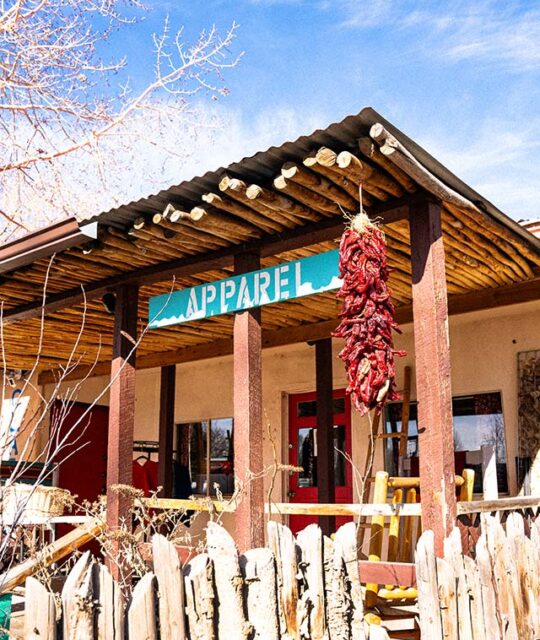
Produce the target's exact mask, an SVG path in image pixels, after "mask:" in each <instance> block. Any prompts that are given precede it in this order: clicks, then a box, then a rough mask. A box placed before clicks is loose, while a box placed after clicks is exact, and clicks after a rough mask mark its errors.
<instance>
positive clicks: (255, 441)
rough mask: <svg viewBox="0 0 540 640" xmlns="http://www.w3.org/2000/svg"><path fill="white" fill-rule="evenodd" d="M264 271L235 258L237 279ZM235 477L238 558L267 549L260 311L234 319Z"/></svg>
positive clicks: (246, 258) (245, 257)
mask: <svg viewBox="0 0 540 640" xmlns="http://www.w3.org/2000/svg"><path fill="white" fill-rule="evenodd" d="M259 268H260V255H258V254H254V253H248V254H240V255H238V256H236V257H235V261H234V271H235V274H236V275H238V274H241V273H246V272H248V271H255V270H256V269H259ZM233 339H234V347H233V366H234V471H235V476H236V478H237V480H238V487H239V491H240V502H239V504H238V507H237V509H236V516H235V529H236V537H235V539H236V544H237V545H238V547H239V549H240V552H241V553H243V552H244V551H246V550H248V549H253V548H255V547H262V546H264V486H263V478H262V473H263V469H264V466H263V419H262V351H261V349H262V332H261V310H260V308H259V309H249V310H247V311H240V312H238V313H236V314H235V317H234V338H233Z"/></svg>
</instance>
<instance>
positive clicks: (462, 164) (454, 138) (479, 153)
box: [409, 117, 540, 219]
mask: <svg viewBox="0 0 540 640" xmlns="http://www.w3.org/2000/svg"><path fill="white" fill-rule="evenodd" d="M513 125H514V123H513V121H512V120H505V119H493V118H490V119H486V120H484V121H475V122H474V126H472V127H471V128H470V129H469V130H467V131H462V132H457V131H455V130H453V131H445V133H440V132H439V133H434V132H433V131H431V132H427V133H425V132H424V133H422V132H419V134H418V136H417V137H416V140H417V142H418V143H419V144H421V145H422V146H423V147H424V148H425V149H426V150H427V151H429V153H431V154H432V155H433V156H435V157H436V158H437V160H439V161H440V162H442V163H443V164H444V165H446V166H447V167H448V168H449V169H450V170H451V171H452V172H454V173H455V174H456V175H457V176H458V177H459V178H461V179H462V180H464V181H465V182H467V183H468V184H470V186H471V187H473V188H474V189H475V190H476V191H478V192H479V193H480V194H481V195H482V196H484V197H485V198H487V199H488V200H490V201H491V202H493V204H494V205H495V206H496V207H498V208H499V209H501V210H502V211H503V212H504V213H506V214H507V215H509V216H511V217H512V218H515V219H526V218H535V217H538V216H539V215H540V202H539V192H538V185H539V184H540V117H539V118H537V119H535V120H531V121H529V122H528V124H527V126H521V127H520V128H515V127H514V126H513ZM409 133H411V132H409ZM412 135H413V136H414V133H413V134H412Z"/></svg>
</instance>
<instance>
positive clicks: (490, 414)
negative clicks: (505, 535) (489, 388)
mask: <svg viewBox="0 0 540 640" xmlns="http://www.w3.org/2000/svg"><path fill="white" fill-rule="evenodd" d="M401 411H402V405H401V403H393V404H390V405H388V406H387V408H386V423H385V429H386V432H387V433H400V432H401ZM452 412H453V417H454V450H455V463H456V473H458V474H459V473H461V471H463V469H464V468H468V469H474V471H475V482H474V491H475V492H477V493H480V492H481V491H482V465H481V460H480V449H481V447H482V446H484V445H493V446H494V447H495V452H496V462H497V480H498V483H499V491H501V492H502V493H505V492H507V491H508V477H507V464H506V463H507V460H506V443H505V429H504V418H503V414H502V403H501V394H500V393H481V394H475V395H471V396H460V397H456V398H453V400H452ZM398 452H399V438H389V439H387V440H386V449H385V462H386V469H387V470H388V472H389V473H390V475H398ZM418 454H419V452H418V425H417V406H416V402H411V406H410V415H409V434H408V439H407V458H408V460H409V462H408V464H407V465H406V473H407V475H412V476H416V475H418ZM407 467H408V468H407Z"/></svg>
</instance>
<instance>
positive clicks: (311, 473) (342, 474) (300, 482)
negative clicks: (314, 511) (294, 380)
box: [289, 389, 353, 533]
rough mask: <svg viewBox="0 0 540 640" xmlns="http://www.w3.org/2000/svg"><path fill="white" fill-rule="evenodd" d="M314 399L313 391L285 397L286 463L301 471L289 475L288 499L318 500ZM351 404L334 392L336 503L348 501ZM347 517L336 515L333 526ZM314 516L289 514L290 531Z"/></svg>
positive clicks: (294, 530)
mask: <svg viewBox="0 0 540 640" xmlns="http://www.w3.org/2000/svg"><path fill="white" fill-rule="evenodd" d="M316 429H317V400H316V394H315V393H299V394H294V395H291V396H289V464H291V465H294V466H298V467H302V471H300V472H298V473H293V474H292V475H290V477H289V501H290V502H311V503H316V502H317V501H318V489H317V446H316V433H317V432H316ZM350 459H351V404H350V402H349V400H348V398H346V397H345V391H344V390H343V389H340V390H338V391H334V473H335V476H334V477H335V483H336V503H338V504H339V503H341V504H347V503H350V502H352V494H353V492H352V469H351V464H350V462H349V460H350ZM350 520H351V518H347V517H337V518H336V527H340V526H341V525H342V524H344V523H345V522H348V521H350ZM317 521H318V518H317V516H290V519H289V526H290V528H291V530H292V531H293V533H296V532H297V531H300V530H301V529H303V528H304V527H307V525H308V524H312V523H314V522H317Z"/></svg>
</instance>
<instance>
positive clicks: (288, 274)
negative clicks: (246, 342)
mask: <svg viewBox="0 0 540 640" xmlns="http://www.w3.org/2000/svg"><path fill="white" fill-rule="evenodd" d="M338 260H339V251H338V250H337V249H335V250H334V251H327V252H326V253H318V254H316V255H314V256H309V257H308V258H302V259H301V260H294V261H293V262H285V263H283V264H277V265H275V266H274V267H269V268H268V269H260V270H259V271H251V272H250V273H245V274H243V275H239V276H234V277H232V278H226V279H225V280H217V281H216V282H209V283H207V284H200V285H198V286H196V287H192V288H190V289H181V290H180V291H173V292H171V293H165V294H163V295H159V296H154V297H153V298H150V303H149V307H148V320H149V323H150V327H151V328H152V329H157V328H159V327H168V326H171V325H174V324H180V323H182V322H192V321H193V320H202V319H203V318H211V317H212V316H218V315H220V314H223V313H234V312H235V311H245V310H246V309H253V308H254V307H261V306H263V305H265V304H272V303H274V302H283V301H284V300H293V299H294V298H302V297H304V296H312V295H314V294H316V293H322V292H323V291H331V290H332V289H339V287H340V286H341V280H340V279H339V269H338Z"/></svg>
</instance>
